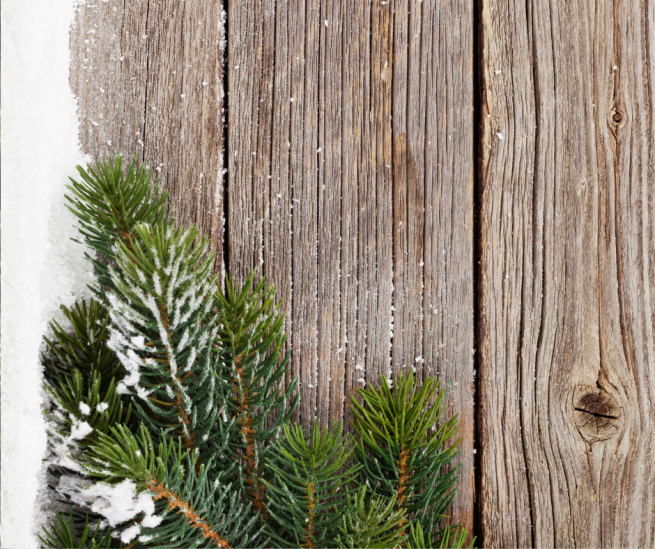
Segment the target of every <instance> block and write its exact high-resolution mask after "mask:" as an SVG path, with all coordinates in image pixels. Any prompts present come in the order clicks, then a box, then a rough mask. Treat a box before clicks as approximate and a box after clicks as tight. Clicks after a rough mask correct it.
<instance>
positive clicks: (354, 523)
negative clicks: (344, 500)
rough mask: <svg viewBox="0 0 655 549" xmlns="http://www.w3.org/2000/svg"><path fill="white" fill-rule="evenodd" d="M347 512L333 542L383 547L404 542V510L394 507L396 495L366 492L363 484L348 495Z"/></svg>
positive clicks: (348, 547) (351, 547)
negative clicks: (388, 497)
mask: <svg viewBox="0 0 655 549" xmlns="http://www.w3.org/2000/svg"><path fill="white" fill-rule="evenodd" d="M348 508H349V512H348V513H346V514H345V515H344V517H343V521H342V523H341V525H340V527H339V529H340V531H341V532H340V534H339V536H338V538H337V544H338V546H339V547H341V548H344V549H357V548H360V549H384V548H386V547H398V546H399V545H400V544H401V543H403V542H404V541H405V538H406V535H405V533H404V529H403V528H401V527H400V525H401V523H402V522H403V521H404V520H405V509H403V508H401V509H398V508H397V507H396V496H393V497H391V499H386V498H383V497H381V496H377V495H375V494H373V493H371V492H370V491H369V488H368V486H367V485H364V486H362V487H361V488H360V489H359V491H358V492H356V493H354V494H352V495H351V496H350V500H349V502H348Z"/></svg>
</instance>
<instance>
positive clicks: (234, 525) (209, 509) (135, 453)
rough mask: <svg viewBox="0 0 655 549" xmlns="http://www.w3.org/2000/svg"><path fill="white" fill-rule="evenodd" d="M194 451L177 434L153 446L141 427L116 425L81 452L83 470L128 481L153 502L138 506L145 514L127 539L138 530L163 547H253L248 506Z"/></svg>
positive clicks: (146, 539)
mask: <svg viewBox="0 0 655 549" xmlns="http://www.w3.org/2000/svg"><path fill="white" fill-rule="evenodd" d="M198 454H199V451H198V450H197V449H196V450H193V451H189V450H188V449H185V448H184V446H183V443H182V440H181V439H180V438H178V439H177V440H175V439H173V438H169V439H168V441H164V442H162V443H160V444H159V447H158V450H155V446H154V444H153V441H152V438H151V436H150V433H149V431H148V430H147V429H146V428H145V427H143V426H141V427H140V428H139V432H138V435H137V436H135V435H133V434H132V433H131V432H130V431H129V429H127V428H125V427H121V426H119V427H116V428H114V429H112V433H111V436H108V435H104V434H101V435H100V436H99V440H98V441H97V442H96V443H95V444H94V445H93V447H92V448H91V449H90V451H89V452H87V453H86V455H85V466H84V469H85V472H86V473H87V474H89V475H90V476H96V477H98V478H101V479H110V482H111V483H112V484H117V483H120V482H121V481H128V482H132V483H134V487H135V488H134V493H135V496H136V497H137V498H139V495H140V494H143V495H145V496H146V498H147V497H149V498H150V500H149V501H151V502H153V503H154V504H155V505H154V506H153V507H152V508H151V509H150V510H148V509H147V507H148V506H147V505H143V508H144V510H145V512H144V514H145V517H144V519H143V520H141V522H140V525H139V530H138V532H135V531H133V532H130V534H131V535H132V537H131V539H134V538H135V537H136V535H137V534H138V535H139V541H141V542H144V543H145V542H147V543H148V544H150V545H153V546H157V545H163V544H166V546H167V547H185V548H186V547H200V546H202V547H228V548H229V547H251V546H253V543H254V542H255V541H256V539H257V536H258V532H256V531H255V530H254V526H255V520H254V517H251V516H250V515H249V513H248V512H247V508H248V504H244V503H242V502H240V501H239V497H238V492H236V491H234V490H232V489H231V488H232V487H231V484H223V478H222V476H223V475H222V473H220V472H218V473H214V474H213V475H212V476H211V477H210V476H209V475H208V474H207V473H208V471H210V470H213V468H212V466H211V458H210V461H209V463H207V464H199V463H198ZM82 495H83V491H82ZM144 499H145V498H144ZM148 511H150V512H148ZM134 526H135V525H134V524H132V525H131V526H128V527H127V528H126V529H124V530H123V532H125V531H126V530H127V529H129V528H134ZM124 541H125V540H124Z"/></svg>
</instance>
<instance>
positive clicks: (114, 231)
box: [66, 153, 170, 297]
mask: <svg viewBox="0 0 655 549" xmlns="http://www.w3.org/2000/svg"><path fill="white" fill-rule="evenodd" d="M136 161H137V157H136V156H135V157H134V159H133V160H132V162H131V164H130V165H129V166H128V168H127V171H126V172H125V173H124V172H123V156H122V155H121V154H120V153H118V154H117V155H116V156H115V157H114V158H113V159H109V158H106V159H102V160H100V161H99V162H96V164H95V166H93V167H91V166H89V167H88V168H87V169H86V170H85V169H84V168H82V167H81V166H77V171H78V172H79V174H80V178H81V181H75V180H74V179H72V178H71V183H72V184H71V185H69V186H68V189H69V190H70V191H71V193H72V196H69V195H66V199H67V200H68V201H69V202H70V205H69V206H68V208H69V209H70V210H71V212H73V214H75V216H76V217H77V218H78V219H79V222H80V225H81V227H80V233H81V235H82V237H83V238H84V240H85V242H86V244H87V245H88V246H89V247H90V248H91V249H92V250H94V251H95V252H96V253H98V254H100V256H101V257H102V258H103V259H104V262H103V261H98V260H96V259H94V258H92V257H90V256H88V255H87V258H88V259H89V260H90V261H91V262H92V263H93V266H94V267H95V268H96V271H97V274H98V278H99V282H100V285H101V286H104V287H109V288H111V280H110V276H109V270H108V268H107V263H110V264H111V263H112V262H114V261H115V259H116V256H115V247H114V244H115V243H116V242H122V243H123V244H124V245H126V246H127V247H128V248H129V249H132V247H133V239H134V228H135V227H136V225H138V224H140V223H147V224H150V225H167V224H168V223H169V222H170V218H169V215H168V213H167V209H166V206H165V203H166V200H167V198H168V193H167V192H164V193H160V192H159V188H158V187H159V181H157V182H156V183H155V184H154V185H153V184H152V172H151V171H150V169H149V168H147V167H144V166H143V165H141V166H139V167H138V169H137V167H136ZM96 291H97V293H98V294H99V295H100V297H102V296H103V290H102V289H101V288H96Z"/></svg>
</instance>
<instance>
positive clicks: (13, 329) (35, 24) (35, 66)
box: [1, 0, 92, 547]
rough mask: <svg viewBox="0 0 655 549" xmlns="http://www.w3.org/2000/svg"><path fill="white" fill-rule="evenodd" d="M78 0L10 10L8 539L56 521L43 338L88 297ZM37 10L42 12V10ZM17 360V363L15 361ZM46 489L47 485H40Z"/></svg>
mask: <svg viewBox="0 0 655 549" xmlns="http://www.w3.org/2000/svg"><path fill="white" fill-rule="evenodd" d="M74 6H75V0H61V1H59V2H52V1H50V0H34V1H33V2H11V3H7V4H6V5H5V6H4V7H3V13H2V36H3V44H2V45H3V52H2V53H3V66H2V73H3V74H2V76H3V87H2V92H3V95H2V130H3V133H4V135H5V136H6V137H8V138H5V139H3V140H2V159H3V162H2V165H1V170H2V177H1V179H2V198H3V201H4V206H5V208H4V212H5V213H4V216H3V220H2V221H3V228H4V231H3V236H2V255H3V259H4V265H5V271H4V273H3V276H2V290H1V291H2V295H3V297H4V302H3V304H2V305H3V306H2V322H3V332H2V344H3V349H2V358H3V364H4V367H3V376H2V378H3V379H2V385H3V391H2V403H1V405H2V410H3V418H2V427H3V429H2V480H3V482H2V533H1V536H2V542H3V546H5V547H37V546H39V545H40V544H39V542H38V539H37V538H36V534H37V532H40V529H41V526H42V525H43V524H44V523H45V522H46V521H47V520H49V518H50V513H49V512H48V511H47V510H46V508H45V506H46V505H48V504H49V503H50V497H49V496H48V495H47V494H46V492H45V490H44V489H43V487H44V486H45V466H44V464H43V463H42V461H41V460H42V458H43V457H44V454H45V450H46V430H45V422H44V420H43V416H42V413H41V406H42V399H43V395H42V392H41V383H42V372H41V366H40V360H39V351H40V347H41V341H42V340H41V337H42V336H43V335H44V334H46V333H47V323H48V321H50V320H51V319H52V318H56V319H57V320H58V321H63V314H62V312H61V311H60V310H59V306H60V305H61V304H64V305H66V306H71V305H72V304H73V303H74V301H75V300H76V299H78V298H80V297H85V296H86V297H88V295H89V294H88V290H87V289H86V284H87V283H88V282H91V280H92V271H91V269H90V268H89V265H87V262H86V260H85V259H84V255H83V254H84V249H83V246H80V245H79V244H76V243H74V242H71V241H70V237H71V236H76V233H77V231H76V229H74V228H73V227H71V224H72V223H74V222H75V221H74V220H75V218H74V216H73V215H72V214H71V213H70V212H69V211H68V209H67V208H66V207H65V201H64V192H65V185H66V184H67V183H68V176H73V177H76V175H77V174H76V171H75V166H76V164H81V163H85V161H86V159H84V158H83V157H82V156H81V154H80V152H79V142H78V119H77V116H76V103H75V98H74V97H73V94H72V92H71V90H70V86H69V63H70V50H69V32H70V27H71V23H72V21H73V18H74ZM35 14H38V17H37V16H35ZM9 365H11V368H8V366H9ZM40 489H41V490H40Z"/></svg>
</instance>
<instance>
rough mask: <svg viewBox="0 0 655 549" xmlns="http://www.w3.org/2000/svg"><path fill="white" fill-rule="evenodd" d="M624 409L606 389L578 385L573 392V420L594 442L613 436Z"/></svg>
mask: <svg viewBox="0 0 655 549" xmlns="http://www.w3.org/2000/svg"><path fill="white" fill-rule="evenodd" d="M622 412H623V410H622V409H621V407H620V406H619V403H618V402H617V401H616V399H615V398H614V397H613V396H612V395H611V394H609V393H608V392H607V391H606V390H605V389H603V388H602V387H598V386H593V385H578V386H577V387H576V388H575V391H574V394H573V420H574V422H575V426H576V427H577V428H578V431H579V432H580V435H581V436H582V438H584V439H585V440H586V441H587V442H589V443H590V444H591V443H594V442H599V441H602V440H607V439H608V438H611V437H612V436H613V435H614V434H616V432H617V431H618V430H619V425H620V421H621V416H622Z"/></svg>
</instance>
